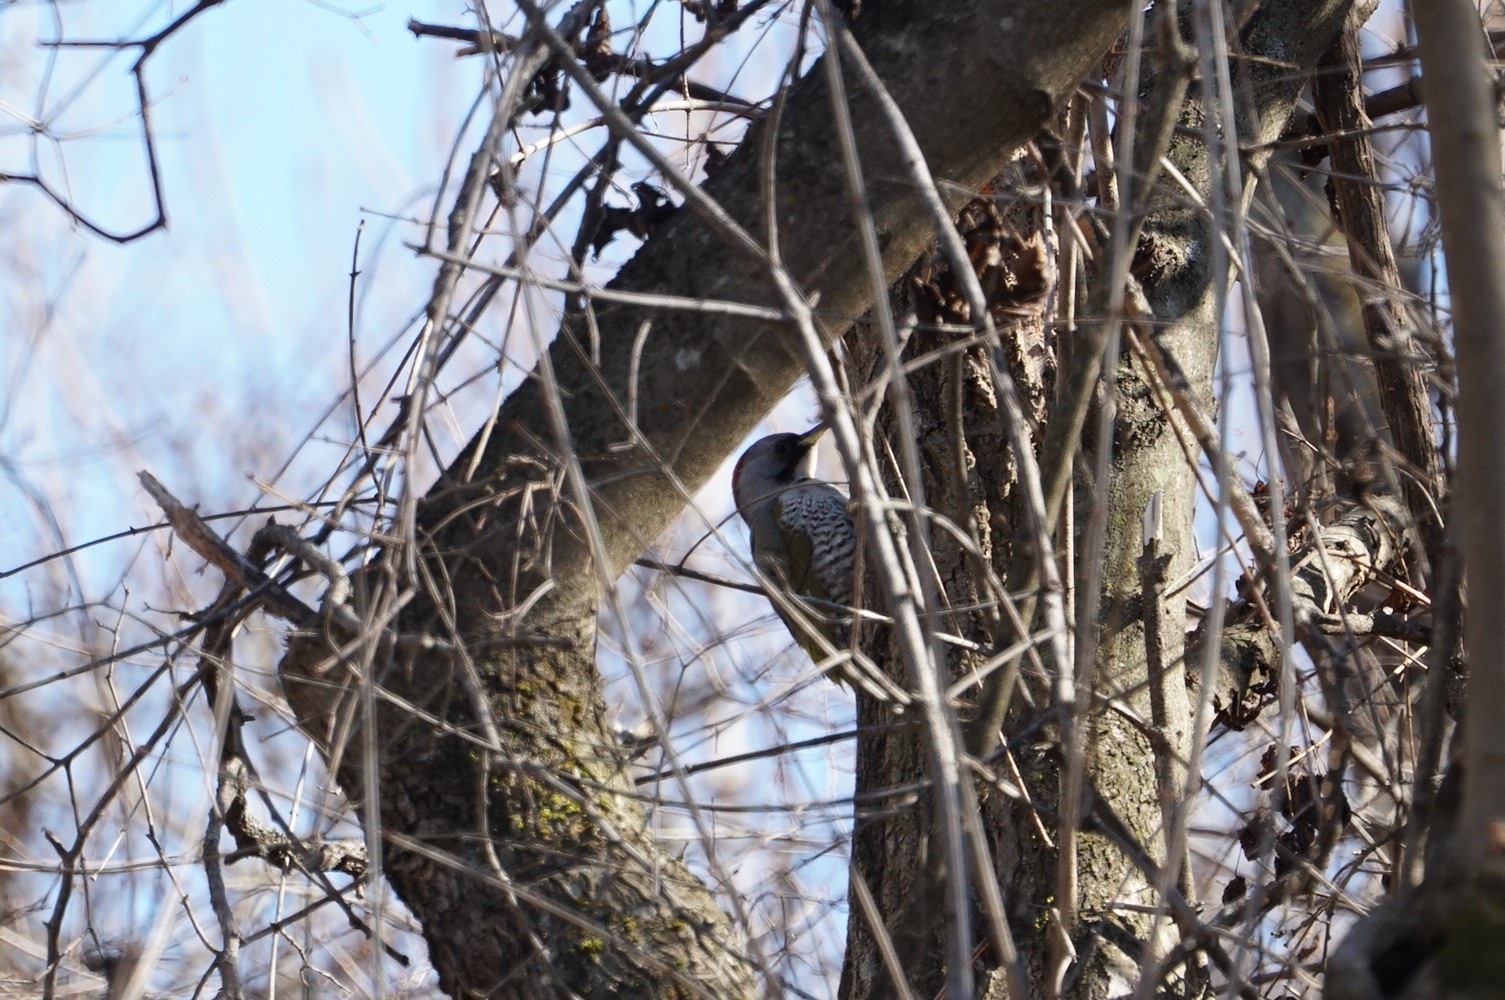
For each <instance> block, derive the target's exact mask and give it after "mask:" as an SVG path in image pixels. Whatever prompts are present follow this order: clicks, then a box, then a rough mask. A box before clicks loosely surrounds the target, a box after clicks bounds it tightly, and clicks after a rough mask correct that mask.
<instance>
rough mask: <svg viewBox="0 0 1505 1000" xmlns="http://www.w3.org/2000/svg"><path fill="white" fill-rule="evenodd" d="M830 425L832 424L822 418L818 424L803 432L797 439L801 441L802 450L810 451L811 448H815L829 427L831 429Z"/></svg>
mask: <svg viewBox="0 0 1505 1000" xmlns="http://www.w3.org/2000/svg"><path fill="white" fill-rule="evenodd" d="M830 426H831V425H830V424H828V423H826V422H825V421H824V420H822V421H821V422H820V423H818V424H816V425H815V426H814V427H812V428H810V429H809V430H808V431H806V432H805V433H803V434H801V435H800V436H799V437H798V438H797V439H796V440H797V441H799V445H800V450H801V451H809V450H810V449H811V448H814V447H815V442H817V441H819V440H820V436H821V435H822V434H824V433H825V432H826V431H827V430H828V429H830Z"/></svg>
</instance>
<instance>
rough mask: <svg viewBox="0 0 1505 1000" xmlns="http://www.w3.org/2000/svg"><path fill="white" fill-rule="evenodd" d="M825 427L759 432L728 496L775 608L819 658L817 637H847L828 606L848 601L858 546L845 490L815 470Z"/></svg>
mask: <svg viewBox="0 0 1505 1000" xmlns="http://www.w3.org/2000/svg"><path fill="white" fill-rule="evenodd" d="M825 429H826V425H825V424H817V425H816V426H815V427H813V428H811V429H810V430H808V431H806V432H805V433H803V434H773V435H770V436H768V437H765V438H762V439H760V440H758V441H757V442H755V443H754V444H753V445H752V447H750V448H748V449H747V450H746V451H745V452H743V453H742V457H741V458H739V459H737V467H736V469H735V470H734V471H733V472H732V496H733V498H734V499H735V500H736V503H737V511H738V513H740V514H741V515H742V519H743V520H744V521H746V522H747V527H748V529H749V531H750V532H751V534H752V555H753V562H755V563H756V564H757V566H758V568H759V569H760V570H762V572H763V575H764V576H766V577H767V578H768V581H769V582H770V583H771V584H772V585H773V586H775V587H778V588H779V590H780V591H781V596H782V599H780V597H778V596H776V597H775V599H774V601H773V606H774V610H775V611H777V612H778V613H779V617H780V618H782V619H783V620H784V624H785V625H786V626H787V627H788V628H789V632H790V634H791V635H793V636H794V640H795V641H796V642H798V643H799V644H800V646H801V647H802V648H803V649H804V650H805V652H807V653H809V654H810V658H811V659H813V660H815V661H816V662H817V663H819V662H820V661H821V660H822V659H824V658H825V651H824V649H822V642H821V640H822V639H824V640H825V642H827V643H829V644H831V645H832V646H835V647H836V648H838V649H839V648H841V646H842V645H843V644H844V643H845V642H846V637H847V623H846V616H845V615H843V614H842V613H841V611H840V610H839V609H838V608H837V607H833V606H832V605H838V606H840V607H851V604H852V571H853V563H854V560H855V558H856V552H857V530H856V528H855V526H854V525H853V524H852V516H851V515H850V514H849V513H847V498H846V496H845V495H844V494H842V493H841V492H840V491H839V490H837V489H836V487H834V486H832V485H831V484H830V483H824V482H821V481H820V480H819V479H816V478H815V476H814V471H815V442H816V441H817V440H819V438H820V436H821V434H822V433H824V432H825ZM800 598H806V599H808V601H814V602H818V603H813V604H812V603H809V602H808V601H806V602H800ZM794 603H803V607H802V608H801V609H800V610H801V611H803V612H804V613H803V614H794V613H791V612H792V611H793V610H794V609H793V608H792V607H791V604H794ZM845 673H846V671H844V670H841V669H839V668H838V669H837V670H833V671H832V672H831V675H830V676H831V677H832V679H833V680H836V681H837V682H838V683H841V682H843V681H845V680H846V679H847V677H846V676H843V675H844V674H845Z"/></svg>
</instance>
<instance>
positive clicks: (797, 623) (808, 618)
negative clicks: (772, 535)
mask: <svg viewBox="0 0 1505 1000" xmlns="http://www.w3.org/2000/svg"><path fill="white" fill-rule="evenodd" d="M774 523H775V525H776V526H777V528H778V532H779V538H780V539H781V540H782V542H783V545H782V556H783V558H781V559H779V560H778V565H777V566H776V567H774V568H775V570H776V571H777V572H778V574H779V575H780V576H781V577H783V579H782V580H780V581H779V582H781V583H783V584H784V586H785V587H786V588H787V590H788V593H789V594H790V595H791V596H792V597H795V598H799V597H808V598H812V599H814V600H817V601H827V600H830V595H829V594H828V593H827V591H826V582H825V581H824V580H823V579H821V575H820V574H819V573H817V572H816V571H815V567H814V565H813V563H814V547H813V546H812V545H811V544H810V536H809V535H808V534H806V533H805V532H803V531H797V530H793V529H790V528H789V527H788V526H787V525H786V523H785V521H784V516H783V509H782V506H781V504H780V503H779V502H778V501H777V500H776V501H775V502H774ZM799 603H801V604H802V606H801V607H800V608H798V609H797V610H798V612H800V614H799V616H798V620H795V616H794V614H793V613H790V612H786V611H785V610H784V609H783V608H780V607H779V606H778V603H777V602H775V603H774V610H775V611H777V612H778V613H779V617H780V618H782V619H784V624H785V625H786V626H788V628H789V632H790V634H792V635H793V636H794V639H795V641H796V642H798V643H799V644H800V647H801V648H802V649H804V651H805V652H806V653H809V654H810V659H812V660H814V661H815V662H816V663H819V662H820V661H821V660H823V659H825V651H824V650H823V649H822V648H821V642H820V639H822V638H823V639H825V640H826V642H828V643H834V642H835V639H836V634H835V630H834V629H833V628H832V626H831V622H830V613H831V612H830V609H829V608H821V607H811V606H809V605H808V604H803V602H799ZM826 676H828V677H830V678H831V679H832V680H834V681H836V683H838V684H841V685H842V686H845V685H846V681H845V679H844V678H843V677H842V671H841V670H840V669H834V670H831V671H828V672H827V675H826Z"/></svg>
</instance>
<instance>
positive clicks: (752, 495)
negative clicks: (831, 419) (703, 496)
mask: <svg viewBox="0 0 1505 1000" xmlns="http://www.w3.org/2000/svg"><path fill="white" fill-rule="evenodd" d="M825 431H826V425H825V424H823V423H822V424H816V425H815V426H814V427H812V428H810V429H809V430H808V431H806V432H805V433H803V434H770V435H769V436H768V437H766V438H759V439H758V440H757V441H754V442H753V444H752V447H750V448H748V449H747V450H746V451H744V452H743V453H742V457H741V458H739V459H737V467H736V468H735V469H733V470H732V497H733V498H734V499H735V500H736V502H737V509H738V510H741V511H745V510H746V509H747V508H748V507H749V506H750V505H752V504H754V503H757V502H758V501H759V500H765V499H767V498H769V497H771V496H773V495H775V494H776V493H778V492H779V490H781V489H783V488H784V487H786V486H789V485H792V484H793V483H798V482H801V481H803V480H806V479H810V478H811V477H812V476H814V474H815V442H816V441H819V440H820V436H821V435H822V434H824V433H825Z"/></svg>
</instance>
